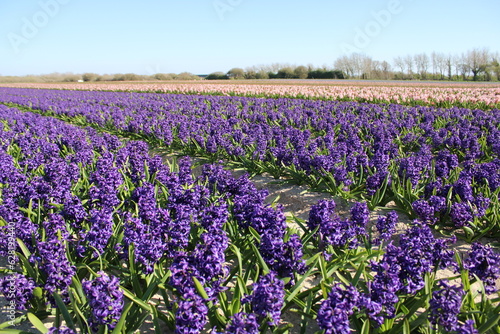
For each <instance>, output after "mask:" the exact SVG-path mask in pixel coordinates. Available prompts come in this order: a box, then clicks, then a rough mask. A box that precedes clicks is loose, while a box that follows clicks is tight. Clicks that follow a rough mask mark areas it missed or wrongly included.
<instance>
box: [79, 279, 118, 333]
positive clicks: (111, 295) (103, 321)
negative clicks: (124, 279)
mask: <svg viewBox="0 0 500 334" xmlns="http://www.w3.org/2000/svg"><path fill="white" fill-rule="evenodd" d="M97 274H98V275H99V276H98V277H97V278H95V279H93V280H83V281H82V287H83V291H84V293H85V295H86V296H87V300H88V302H89V305H90V308H91V310H92V318H91V319H90V325H91V327H92V329H93V330H94V331H97V330H98V328H99V326H107V327H108V329H113V328H115V326H116V324H117V323H118V320H119V319H120V316H121V313H122V310H123V304H124V301H123V291H122V290H120V281H119V280H118V278H117V277H115V276H109V275H108V274H106V273H105V272H103V271H99V272H98V273H97Z"/></svg>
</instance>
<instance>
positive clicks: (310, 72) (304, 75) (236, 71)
mask: <svg viewBox="0 0 500 334" xmlns="http://www.w3.org/2000/svg"><path fill="white" fill-rule="evenodd" d="M205 79H206V80H228V79H236V80H242V79H344V74H343V73H342V71H340V70H335V69H330V68H327V67H326V66H324V67H323V68H315V67H314V66H312V65H308V66H307V67H306V66H303V65H301V66H291V65H288V64H279V63H275V64H272V65H259V66H252V67H248V68H246V69H242V68H239V67H235V68H232V69H230V70H229V71H228V72H227V73H224V72H214V73H210V74H209V75H208V76H206V77H205Z"/></svg>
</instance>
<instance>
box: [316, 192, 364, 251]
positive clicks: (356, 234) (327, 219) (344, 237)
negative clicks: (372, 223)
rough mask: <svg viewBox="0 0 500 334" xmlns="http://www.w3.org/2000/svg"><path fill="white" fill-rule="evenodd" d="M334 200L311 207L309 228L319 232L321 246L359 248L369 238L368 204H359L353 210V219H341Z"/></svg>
mask: <svg viewBox="0 0 500 334" xmlns="http://www.w3.org/2000/svg"><path fill="white" fill-rule="evenodd" d="M335 207H336V204H335V202H334V201H333V200H320V201H319V202H318V203H317V204H315V205H313V206H311V209H310V212H309V220H308V221H307V226H308V228H309V229H310V230H311V231H314V230H316V229H318V230H317V235H318V237H319V239H320V243H321V245H323V246H322V247H324V246H327V245H332V246H334V247H337V248H343V247H348V248H351V249H355V248H357V247H358V246H359V245H360V243H361V241H362V240H363V238H364V237H366V236H367V230H366V229H367V224H368V220H369V215H370V211H369V210H368V206H367V205H366V203H362V202H357V203H355V204H354V205H353V206H352V208H351V219H341V218H340V216H338V215H337V214H336V212H335Z"/></svg>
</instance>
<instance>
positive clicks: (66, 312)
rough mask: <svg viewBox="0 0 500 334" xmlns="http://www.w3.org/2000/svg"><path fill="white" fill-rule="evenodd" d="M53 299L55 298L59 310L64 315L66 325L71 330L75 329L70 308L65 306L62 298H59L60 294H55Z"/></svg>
mask: <svg viewBox="0 0 500 334" xmlns="http://www.w3.org/2000/svg"><path fill="white" fill-rule="evenodd" d="M52 297H54V299H55V302H56V305H57V307H58V309H59V311H60V312H61V313H62V316H63V318H64V321H66V325H67V326H68V327H69V328H71V329H73V330H74V329H75V324H74V322H73V318H72V317H71V315H70V314H69V310H68V308H67V307H66V305H65V304H64V302H63V300H62V298H61V296H59V294H57V293H53V294H52Z"/></svg>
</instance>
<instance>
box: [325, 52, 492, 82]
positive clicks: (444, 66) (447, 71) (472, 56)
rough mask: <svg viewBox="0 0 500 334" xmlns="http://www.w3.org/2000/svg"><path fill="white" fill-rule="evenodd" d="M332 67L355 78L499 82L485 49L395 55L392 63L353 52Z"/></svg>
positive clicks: (490, 55)
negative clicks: (448, 52)
mask: <svg viewBox="0 0 500 334" xmlns="http://www.w3.org/2000/svg"><path fill="white" fill-rule="evenodd" d="M334 67H335V68H336V69H338V70H340V71H342V73H344V75H345V77H347V78H355V79H383V80H391V79H396V80H463V81H466V80H472V81H500V56H499V54H498V52H490V51H488V50H487V49H485V48H482V49H480V48H477V49H472V50H468V51H467V52H464V53H462V54H456V55H453V54H445V53H439V52H432V53H431V54H427V53H419V54H416V55H406V56H397V57H395V58H394V59H393V61H392V64H390V63H388V62H387V61H377V60H374V59H372V58H371V57H369V56H367V55H363V54H359V53H353V54H351V55H348V56H342V57H339V58H337V59H336V60H335V62H334Z"/></svg>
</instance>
